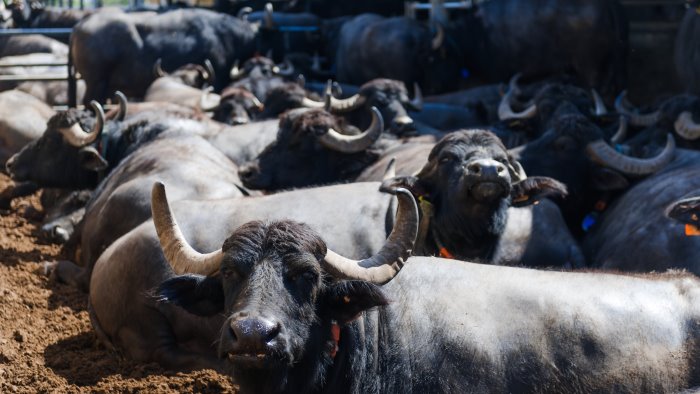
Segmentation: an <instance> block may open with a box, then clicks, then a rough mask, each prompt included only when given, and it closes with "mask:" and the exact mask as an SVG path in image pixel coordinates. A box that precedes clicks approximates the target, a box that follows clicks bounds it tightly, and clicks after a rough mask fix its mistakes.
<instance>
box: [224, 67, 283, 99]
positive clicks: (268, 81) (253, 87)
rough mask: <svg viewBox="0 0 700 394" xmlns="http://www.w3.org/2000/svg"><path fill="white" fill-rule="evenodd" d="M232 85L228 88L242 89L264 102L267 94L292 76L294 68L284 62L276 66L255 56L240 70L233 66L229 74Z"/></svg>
mask: <svg viewBox="0 0 700 394" xmlns="http://www.w3.org/2000/svg"><path fill="white" fill-rule="evenodd" d="M229 76H230V77H231V80H232V83H231V85H229V86H230V87H236V88H243V89H245V90H247V91H249V92H251V93H252V94H253V95H254V96H255V97H257V98H258V99H259V100H261V101H265V99H266V98H267V94H268V92H269V91H270V90H271V89H273V88H275V87H278V86H280V85H282V84H284V83H285V82H286V78H291V77H293V76H294V66H292V65H291V64H290V63H288V62H285V63H284V64H283V65H277V64H275V62H273V61H272V59H269V58H267V57H264V56H255V57H253V58H251V59H248V60H246V61H245V63H243V66H242V67H241V68H239V67H238V64H234V66H233V68H232V69H231V71H230V72H229Z"/></svg>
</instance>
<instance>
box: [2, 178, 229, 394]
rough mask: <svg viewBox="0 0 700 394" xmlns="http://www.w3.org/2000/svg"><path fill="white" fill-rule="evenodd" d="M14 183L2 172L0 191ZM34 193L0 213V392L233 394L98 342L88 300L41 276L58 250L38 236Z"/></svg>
mask: <svg viewBox="0 0 700 394" xmlns="http://www.w3.org/2000/svg"><path fill="white" fill-rule="evenodd" d="M11 183H12V182H11V181H10V180H9V179H8V177H7V176H6V175H4V174H0V190H3V189H4V188H5V187H6V186H7V185H9V184H11ZM40 216H41V206H40V203H39V198H38V193H37V194H35V195H33V196H31V197H28V198H22V199H19V200H17V201H14V202H13V203H12V208H11V209H10V210H9V211H2V210H0V393H35V392H36V393H73V392H90V393H112V392H119V393H165V392H174V393H190V392H196V393H230V392H234V391H235V386H234V385H233V384H232V382H231V381H230V379H228V378H227V377H226V376H223V375H219V374H217V373H216V372H214V371H197V372H192V373H175V372H169V371H166V370H163V369H162V368H160V367H159V366H158V365H157V364H145V365H144V364H137V363H134V362H132V361H129V360H127V359H124V358H122V357H120V356H119V355H117V354H115V353H113V352H110V351H107V350H106V349H105V348H104V347H103V346H102V345H100V344H99V343H98V342H97V339H96V336H95V334H94V332H93V330H92V327H91V326H90V321H89V318H88V314H87V311H86V306H87V295H86V294H84V293H81V292H80V291H78V290H76V289H74V288H72V287H70V286H67V285H64V284H60V283H56V282H55V281H52V280H49V279H48V278H47V277H46V276H45V275H44V274H43V270H44V268H43V262H45V261H52V260H55V259H56V257H57V256H58V254H59V249H60V248H59V247H58V246H57V245H52V244H50V243H49V242H46V241H45V240H42V239H41V237H39V235H38V231H37V229H38V227H39V223H40V222H39V218H40Z"/></svg>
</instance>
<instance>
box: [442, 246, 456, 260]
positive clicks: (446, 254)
mask: <svg viewBox="0 0 700 394" xmlns="http://www.w3.org/2000/svg"><path fill="white" fill-rule="evenodd" d="M440 257H442V258H443V259H453V260H454V258H455V256H453V255H452V253H450V252H449V251H448V250H447V249H445V248H440Z"/></svg>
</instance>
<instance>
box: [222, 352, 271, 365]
mask: <svg viewBox="0 0 700 394" xmlns="http://www.w3.org/2000/svg"><path fill="white" fill-rule="evenodd" d="M226 359H227V360H228V361H229V362H230V363H231V364H233V365H234V367H239V368H240V367H243V368H255V369H267V368H274V367H278V366H281V365H283V364H285V362H284V357H280V355H278V354H275V353H272V352H265V351H260V352H251V353H238V352H229V353H227V354H226Z"/></svg>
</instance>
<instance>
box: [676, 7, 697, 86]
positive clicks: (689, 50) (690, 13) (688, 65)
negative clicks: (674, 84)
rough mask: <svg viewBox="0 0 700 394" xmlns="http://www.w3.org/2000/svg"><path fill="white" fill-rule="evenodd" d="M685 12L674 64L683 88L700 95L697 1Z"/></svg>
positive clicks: (677, 37) (678, 36)
mask: <svg viewBox="0 0 700 394" xmlns="http://www.w3.org/2000/svg"><path fill="white" fill-rule="evenodd" d="M691 3H693V4H692V6H691V7H688V9H687V10H686V11H685V16H684V17H683V22H681V25H680V27H679V28H678V33H677V35H676V47H675V54H674V62H675V64H676V72H677V73H678V77H679V79H680V81H681V82H682V86H683V87H684V88H685V89H686V91H687V92H688V93H693V94H700V77H699V76H698V73H697V70H698V66H699V65H700V47H698V40H700V15H698V12H697V10H698V9H697V7H698V6H699V5H698V4H697V2H696V1H694V2H691Z"/></svg>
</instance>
